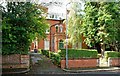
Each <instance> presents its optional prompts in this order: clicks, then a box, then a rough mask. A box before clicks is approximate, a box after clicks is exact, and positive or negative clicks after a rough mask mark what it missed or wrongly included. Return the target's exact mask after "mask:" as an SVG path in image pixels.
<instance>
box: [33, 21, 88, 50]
mask: <svg viewBox="0 0 120 76" xmlns="http://www.w3.org/2000/svg"><path fill="white" fill-rule="evenodd" d="M47 21H48V23H49V24H50V26H49V29H48V30H46V35H47V37H46V38H45V39H41V40H40V41H36V40H35V41H33V43H32V44H31V50H33V49H34V48H35V45H36V48H37V49H44V50H50V51H54V52H57V51H58V50H59V49H61V48H65V44H64V40H65V39H66V34H65V33H66V26H65V24H64V23H63V20H55V19H47ZM81 46H82V48H87V47H86V45H85V44H84V43H82V45H81ZM68 48H72V45H69V46H68Z"/></svg>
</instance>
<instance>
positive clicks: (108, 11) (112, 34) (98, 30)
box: [82, 2, 120, 47]
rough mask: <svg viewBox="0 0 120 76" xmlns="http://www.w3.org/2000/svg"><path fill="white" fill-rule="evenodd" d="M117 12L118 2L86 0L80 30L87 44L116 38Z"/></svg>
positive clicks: (90, 44) (119, 18)
mask: <svg viewBox="0 0 120 76" xmlns="http://www.w3.org/2000/svg"><path fill="white" fill-rule="evenodd" d="M119 12H120V10H119V3H118V2H86V4H85V16H84V25H83V30H82V31H83V35H84V36H85V42H86V44H87V45H88V46H90V47H92V46H94V45H95V44H96V43H104V44H109V43H112V42H114V41H116V40H117V39H118V34H119V33H118V32H119V30H118V26H119V22H120V15H119Z"/></svg>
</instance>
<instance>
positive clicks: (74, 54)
mask: <svg viewBox="0 0 120 76" xmlns="http://www.w3.org/2000/svg"><path fill="white" fill-rule="evenodd" d="M97 54H98V52H97V50H90V49H80V50H79V49H68V58H73V59H76V58H97ZM60 55H61V57H62V58H65V56H66V49H61V53H60Z"/></svg>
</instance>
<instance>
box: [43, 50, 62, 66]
mask: <svg viewBox="0 0 120 76" xmlns="http://www.w3.org/2000/svg"><path fill="white" fill-rule="evenodd" d="M41 51H42V54H43V55H45V56H47V57H49V58H50V59H51V60H52V62H53V63H54V64H56V65H58V66H60V60H61V56H60V54H59V53H54V52H50V51H49V50H41Z"/></svg>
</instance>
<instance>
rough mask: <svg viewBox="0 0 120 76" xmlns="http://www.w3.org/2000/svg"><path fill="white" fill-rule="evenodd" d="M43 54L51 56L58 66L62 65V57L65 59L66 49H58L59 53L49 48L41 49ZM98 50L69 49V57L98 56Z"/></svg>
mask: <svg viewBox="0 0 120 76" xmlns="http://www.w3.org/2000/svg"><path fill="white" fill-rule="evenodd" d="M41 51H42V54H43V55H46V56H47V57H49V58H50V59H51V60H52V62H53V63H54V64H56V65H58V66H60V61H61V59H65V56H66V49H61V50H58V52H57V53H55V52H51V51H49V50H41ZM97 54H98V52H97V50H90V49H80V50H76V49H68V58H69V59H77V58H97Z"/></svg>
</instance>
